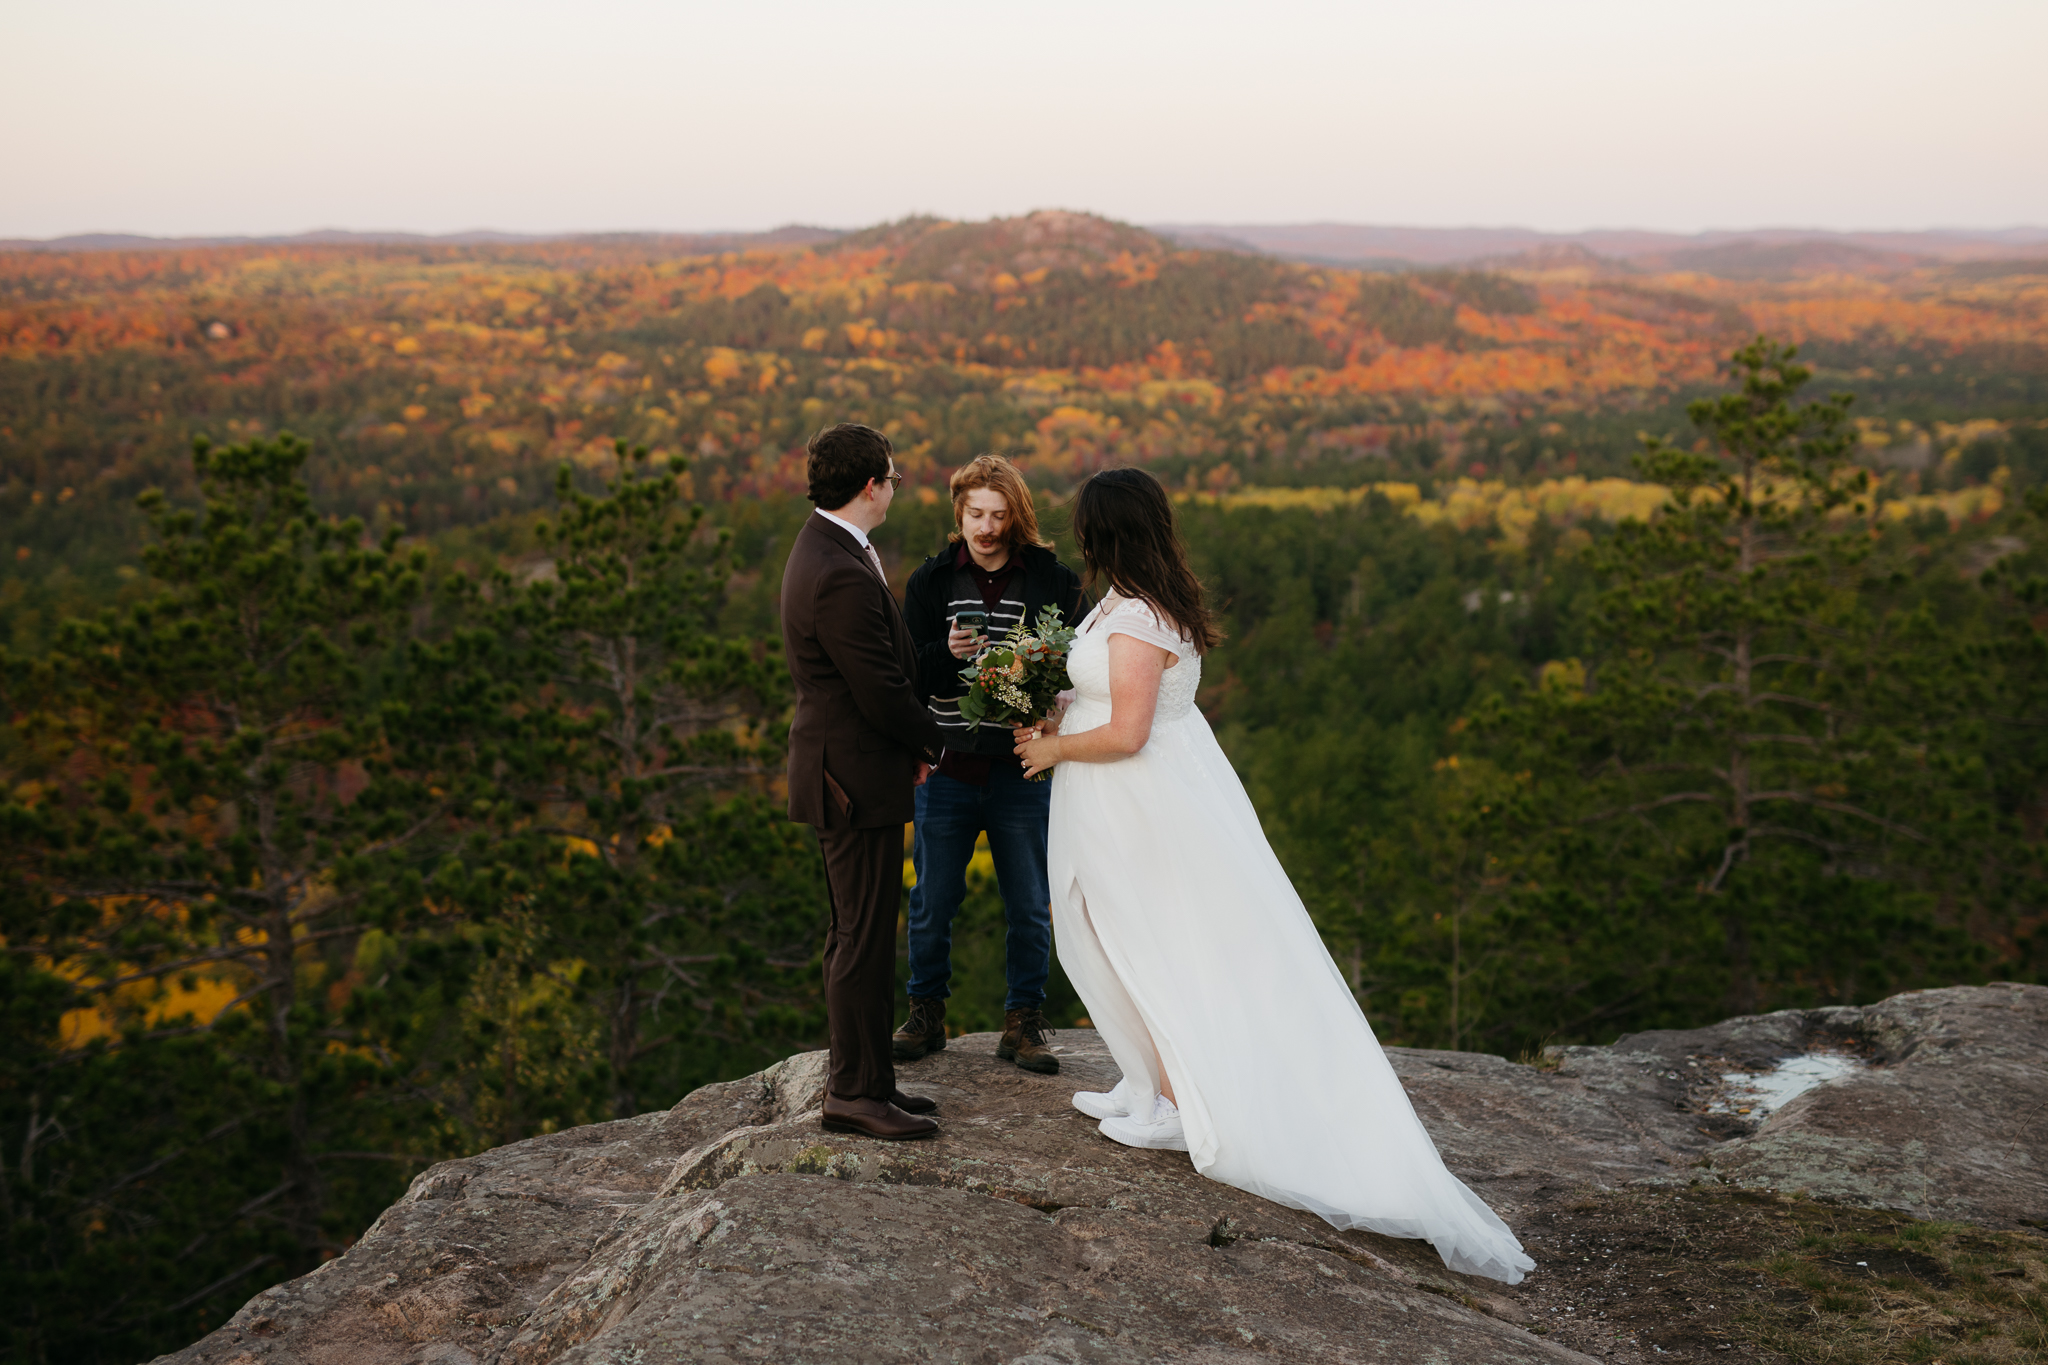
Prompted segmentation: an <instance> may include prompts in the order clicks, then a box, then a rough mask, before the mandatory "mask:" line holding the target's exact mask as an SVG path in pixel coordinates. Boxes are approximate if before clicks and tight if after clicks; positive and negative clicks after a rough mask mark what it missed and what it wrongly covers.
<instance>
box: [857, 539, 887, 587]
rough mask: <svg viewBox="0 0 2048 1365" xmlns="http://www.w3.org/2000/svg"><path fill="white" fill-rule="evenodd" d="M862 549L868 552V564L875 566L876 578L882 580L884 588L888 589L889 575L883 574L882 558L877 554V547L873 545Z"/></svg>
mask: <svg viewBox="0 0 2048 1365" xmlns="http://www.w3.org/2000/svg"><path fill="white" fill-rule="evenodd" d="M861 548H862V549H864V550H866V551H867V552H868V563H870V564H872V565H874V566H875V577H877V578H879V579H881V580H882V586H883V587H887V586H888V585H889V575H887V574H885V573H883V572H882V557H881V556H880V555H878V554H876V553H875V547H874V546H872V545H864V546H862V547H861Z"/></svg>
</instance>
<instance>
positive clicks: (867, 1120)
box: [825, 1095, 939, 1142]
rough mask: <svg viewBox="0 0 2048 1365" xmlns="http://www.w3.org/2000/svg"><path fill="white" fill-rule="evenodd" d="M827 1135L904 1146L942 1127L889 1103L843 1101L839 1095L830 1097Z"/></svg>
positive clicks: (827, 1102)
mask: <svg viewBox="0 0 2048 1365" xmlns="http://www.w3.org/2000/svg"><path fill="white" fill-rule="evenodd" d="M825 1131H826V1132H828V1133H860V1134H862V1135H864V1136H867V1137H871V1138H881V1139H883V1140H884V1141H886V1142H904V1141H908V1140H909V1139H911V1138H928V1137H930V1136H931V1135H932V1134H934V1133H936V1132H938V1131H939V1125H938V1124H936V1123H934V1122H932V1121H931V1120H930V1119H927V1118H920V1117H918V1116H917V1115H915V1114H906V1113H904V1112H903V1111H902V1110H901V1109H898V1108H897V1107H896V1106H895V1105H893V1104H891V1103H889V1101H887V1100H866V1099H860V1100H842V1099H840V1098H839V1097H838V1096H837V1095H827V1096H826V1097H825Z"/></svg>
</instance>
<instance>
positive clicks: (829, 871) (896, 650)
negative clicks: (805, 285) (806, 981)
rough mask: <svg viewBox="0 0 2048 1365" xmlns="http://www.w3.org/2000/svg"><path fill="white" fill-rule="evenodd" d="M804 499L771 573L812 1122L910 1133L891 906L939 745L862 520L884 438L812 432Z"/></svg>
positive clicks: (882, 496) (931, 1129) (878, 492)
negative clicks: (799, 831) (778, 603)
mask: <svg viewBox="0 0 2048 1365" xmlns="http://www.w3.org/2000/svg"><path fill="white" fill-rule="evenodd" d="M808 451H809V455H810V459H809V461H808V465H807V473H808V476H809V480H810V491H809V493H808V496H809V498H810V500H811V501H812V502H813V503H815V504H817V508H818V510H817V511H816V512H814V513H812V514H811V515H810V516H809V517H807V518H806V519H805V521H804V526H803V529H802V530H801V531H798V532H797V537H796V544H795V545H794V546H793V547H792V548H791V549H790V552H789V564H788V565H787V567H785V568H784V570H783V573H782V643H783V648H784V651H785V653H786V654H787V656H788V659H789V673H790V677H791V678H793V679H794V680H795V682H796V716H795V718H794V719H793V720H792V721H791V722H790V727H789V818H790V819H792V820H796V821H800V822H802V823H803V824H807V825H810V826H812V827H814V828H815V829H816V830H817V831H818V845H819V847H820V849H822V850H823V852H824V855H825V885H826V889H827V891H828V892H829V895H830V898H831V906H832V923H831V927H830V929H829V930H828V931H827V933H826V936H825V1017H826V1022H827V1024H828V1026H829V1028H830V1030H831V1039H832V1052H831V1063H830V1066H831V1069H830V1072H829V1074H828V1077H827V1080H826V1095H825V1126H826V1127H827V1128H830V1129H834V1130H837V1131H841V1132H855V1133H866V1134H867V1135H869V1136H870V1137H878V1138H921V1137H930V1136H931V1135H932V1134H934V1133H936V1132H938V1130H939V1125H938V1124H937V1123H936V1122H934V1121H933V1120H931V1119H929V1118H926V1117H924V1115H926V1114H929V1113H931V1112H933V1111H934V1110H936V1109H937V1108H938V1106H937V1105H936V1104H934V1103H933V1102H932V1101H931V1100H928V1099H924V1098H921V1097H918V1096H912V1095H906V1094H904V1093H903V1092H902V1091H900V1090H898V1089H897V1088H896V1068H895V1061H894V1057H893V1054H892V1049H891V1044H890V1040H889V1030H890V1028H891V1026H892V1024H893V1022H894V1020H893V1018H892V1012H893V1006H894V1004H895V994H896V912H897V907H898V905H899V904H901V902H902V899H903V826H904V824H905V823H907V822H908V821H909V820H910V818H911V814H912V793H913V790H914V789H915V788H916V786H917V785H918V784H919V783H920V782H923V781H924V779H925V775H926V773H927V772H928V771H929V770H930V764H932V763H933V762H935V761H937V758H938V754H939V750H940V749H941V748H942V747H943V746H944V744H945V740H944V737H943V736H942V735H941V734H940V731H939V727H938V724H937V722H935V721H934V720H933V719H932V714H931V711H930V710H929V709H928V708H927V707H926V706H925V705H924V703H923V702H922V701H921V700H919V698H918V695H917V690H916V688H915V687H914V686H913V684H912V682H911V679H912V678H914V677H915V676H916V673H917V654H916V650H915V648H914V646H913V645H912V644H911V640H910V631H909V628H908V627H906V626H905V625H904V624H903V613H902V612H901V611H899V610H897V607H896V599H895V597H894V596H893V595H891V593H890V592H889V581H888V579H887V578H885V577H884V576H883V574H882V561H881V559H880V557H879V556H877V555H876V554H875V551H874V547H873V546H871V545H869V544H868V533H869V532H870V531H872V530H874V529H875V528H876V527H877V526H880V525H881V524H882V519H883V518H884V517H886V516H887V515H888V514H889V503H890V501H891V499H893V498H894V497H895V494H896V485H897V484H898V483H900V482H902V478H903V476H902V475H900V474H898V473H897V472H896V462H895V460H894V458H893V455H894V452H893V450H892V449H891V447H890V445H889V438H888V437H886V436H884V435H883V434H882V433H881V432H879V431H876V430H875V429H874V428H872V427H864V426H859V425H856V424H854V423H851V422H844V423H841V424H840V425H838V426H836V427H828V428H827V429H825V430H824V431H821V432H819V433H818V434H817V435H816V436H813V437H812V438H811V442H810V445H809V447H808Z"/></svg>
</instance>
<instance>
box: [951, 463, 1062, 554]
mask: <svg viewBox="0 0 2048 1365" xmlns="http://www.w3.org/2000/svg"><path fill="white" fill-rule="evenodd" d="M948 487H949V488H951V490H952V493H953V531H952V534H950V535H948V536H947V537H946V539H947V540H948V541H958V540H960V539H962V537H961V534H960V509H961V508H962V507H964V506H966V504H967V495H968V494H969V493H972V492H974V491H975V490H976V489H980V488H986V489H988V490H990V491H991V492H995V493H1000V494H1002V495H1003V501H1004V502H1007V503H1008V504H1010V525H1009V544H1010V547H1011V548H1012V549H1015V548H1016V547H1017V546H1019V545H1036V546H1038V547H1039V548H1040V549H1048V550H1049V549H1051V548H1052V542H1051V541H1050V540H1047V539H1046V538H1045V537H1044V536H1042V535H1040V534H1039V532H1038V512H1037V509H1035V508H1033V507H1032V505H1031V489H1030V488H1029V487H1027V486H1026V485H1025V483H1024V475H1023V473H1022V471H1020V470H1019V469H1018V468H1017V466H1015V465H1013V464H1011V463H1010V462H1009V461H1008V460H1006V459H1004V458H1003V457H1002V456H1000V455H977V456H975V457H974V458H973V459H971V460H969V461H968V462H967V463H966V464H964V465H961V466H960V467H959V468H958V469H956V470H954V471H953V478H952V481H951V483H950V484H949V485H948Z"/></svg>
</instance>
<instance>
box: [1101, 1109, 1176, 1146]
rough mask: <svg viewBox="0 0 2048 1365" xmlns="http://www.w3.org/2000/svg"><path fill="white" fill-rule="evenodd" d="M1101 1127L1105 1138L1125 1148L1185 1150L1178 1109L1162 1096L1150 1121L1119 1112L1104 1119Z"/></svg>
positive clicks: (1153, 1110)
mask: <svg viewBox="0 0 2048 1365" xmlns="http://www.w3.org/2000/svg"><path fill="white" fill-rule="evenodd" d="M1100 1127H1101V1130H1102V1135H1103V1136H1104V1137H1106V1138H1108V1139H1109V1140H1110V1141H1112V1142H1121V1143H1122V1144H1123V1145H1124V1146H1126V1147H1156V1148H1160V1149H1162V1150H1165V1151H1169V1152H1185V1151H1186V1150H1187V1149H1188V1139H1187V1135H1186V1134H1185V1133H1183V1132H1182V1131H1181V1126H1180V1110H1178V1109H1176V1108H1174V1105H1173V1101H1172V1100H1170V1099H1168V1098H1166V1096H1164V1095H1161V1096H1160V1097H1159V1098H1158V1100H1157V1101H1156V1102H1155V1103H1154V1105H1153V1108H1152V1121H1151V1122H1150V1123H1140V1122H1139V1121H1138V1120H1136V1119H1134V1118H1132V1117H1131V1116H1130V1115H1128V1114H1121V1115H1112V1116H1110V1117H1109V1118H1106V1119H1104V1120H1103V1121H1102V1123H1101V1125H1100Z"/></svg>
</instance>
